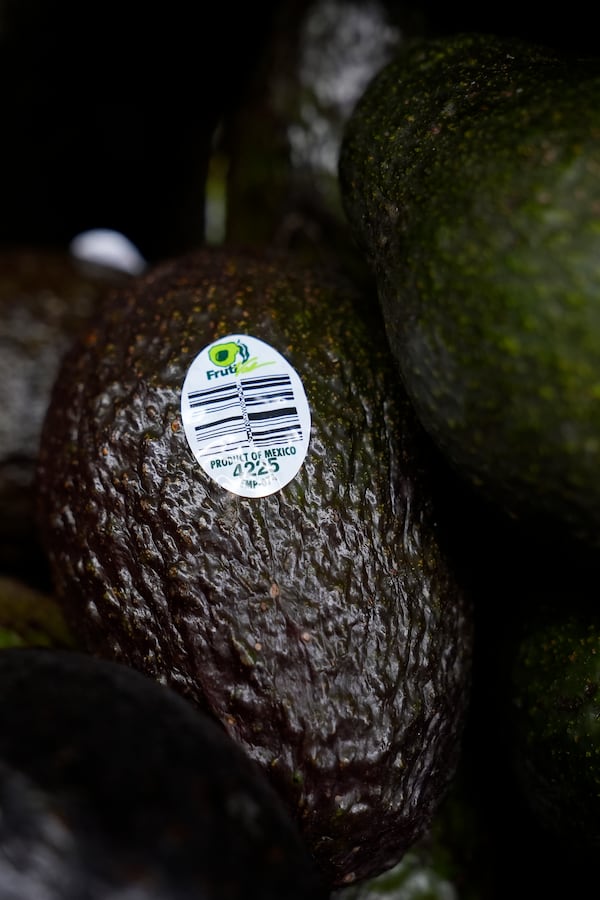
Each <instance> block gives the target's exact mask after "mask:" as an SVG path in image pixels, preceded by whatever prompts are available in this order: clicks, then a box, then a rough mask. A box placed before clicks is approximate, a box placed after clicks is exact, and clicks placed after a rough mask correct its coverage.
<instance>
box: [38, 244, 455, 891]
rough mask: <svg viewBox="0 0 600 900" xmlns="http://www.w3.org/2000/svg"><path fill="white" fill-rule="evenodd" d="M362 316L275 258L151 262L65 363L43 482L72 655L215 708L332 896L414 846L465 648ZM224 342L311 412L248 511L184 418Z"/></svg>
mask: <svg viewBox="0 0 600 900" xmlns="http://www.w3.org/2000/svg"><path fill="white" fill-rule="evenodd" d="M361 304H362V298H360V297H357V296H356V295H355V293H354V289H353V287H352V286H350V285H349V284H348V283H346V282H345V281H343V280H342V279H341V278H340V276H339V274H338V273H337V272H332V271H329V270H328V269H327V268H325V267H319V268H318V269H311V268H307V267H305V266H303V265H298V264H297V260H296V258H295V257H294V256H291V255H289V254H283V253H282V254H275V253H269V254H268V253H265V254H258V253H257V254H254V255H251V254H250V253H244V252H241V251H236V250H232V249H230V248H227V249H225V248H219V249H218V250H217V249H216V248H205V249H202V250H199V251H198V252H197V253H195V254H192V255H191V256H189V257H185V258H182V259H177V260H173V261H169V262H165V263H164V264H162V265H161V266H160V267H156V268H155V269H154V270H153V271H151V272H148V273H147V275H146V276H144V277H142V278H140V279H138V280H137V281H136V282H135V283H133V284H132V285H131V289H125V290H123V291H122V292H121V293H120V295H119V297H118V298H117V299H116V302H114V303H113V304H112V306H111V308H110V309H105V311H104V314H103V315H102V316H101V317H99V319H98V321H97V322H96V324H95V326H94V327H93V328H91V329H90V330H89V331H88V333H87V335H86V336H85V339H84V340H82V341H81V342H79V344H78V346H77V347H75V348H74V349H73V350H72V352H71V353H70V354H69V355H68V357H67V358H66V360H65V363H64V365H63V368H62V370H61V373H60V375H59V377H58V380H57V382H56V384H55V389H54V394H53V399H52V402H51V406H50V409H49V411H48V415H47V418H46V421H45V425H44V438H43V441H42V450H41V454H40V466H39V470H38V481H39V496H40V508H39V518H40V526H41V529H42V531H43V533H44V536H45V537H44V540H45V546H46V548H47V552H48V555H49V559H50V564H51V567H52V570H53V574H54V578H55V584H56V590H57V594H58V596H59V597H60V598H62V603H63V606H64V609H65V611H66V615H67V618H68V621H69V622H70V624H71V626H72V628H73V630H74V632H75V633H76V634H77V636H78V638H79V639H80V640H82V641H83V642H84V644H85V645H86V646H87V647H89V648H90V649H91V650H92V651H94V652H96V653H99V654H102V655H104V656H108V657H111V658H115V659H118V660H123V661H126V662H128V663H129V664H132V665H133V666H135V667H137V668H139V669H140V670H142V671H144V672H146V673H148V674H149V675H151V676H152V677H155V678H158V679H160V680H164V681H166V682H167V683H169V684H170V685H172V686H173V687H174V688H176V689H177V690H179V691H181V692H182V693H183V694H184V695H185V696H186V697H188V698H190V699H191V700H192V701H193V702H195V703H197V704H198V705H199V706H200V707H201V708H208V709H210V710H211V711H212V713H213V714H215V715H216V716H217V717H218V718H219V720H220V721H221V722H222V723H223V724H224V725H225V727H226V728H227V729H228V731H229V732H230V733H231V734H232V735H234V736H235V738H236V739H237V740H238V741H239V742H240V743H241V744H242V746H244V747H245V749H246V750H247V752H248V753H249V754H250V756H251V757H252V758H253V759H255V760H256V761H257V762H258V763H259V764H260V765H261V766H262V767H263V768H264V769H265V770H266V771H267V772H268V773H269V776H270V778H271V779H272V781H273V782H274V783H275V784H276V785H277V787H278V790H279V791H280V792H281V794H282V795H283V796H284V797H285V798H286V801H287V803H288V805H289V807H290V809H291V811H292V813H293V815H294V817H295V818H296V819H297V820H298V822H299V823H300V827H301V829H302V832H303V834H304V836H305V839H306V840H307V842H308V844H309V846H310V847H311V849H312V851H313V853H314V855H315V857H316V858H317V859H318V861H319V865H320V868H321V871H322V872H323V873H324V877H325V878H326V879H327V881H328V882H329V883H331V884H342V883H347V882H350V881H352V880H355V879H360V878H364V877H367V876H369V875H372V874H375V873H377V872H378V871H382V870H383V869H385V868H387V867H389V866H390V865H392V864H393V863H395V862H396V861H398V859H399V858H400V857H401V856H402V855H403V853H404V852H405V850H406V849H407V848H408V847H409V846H410V845H411V844H412V843H413V841H414V840H415V839H416V838H417V837H418V836H419V835H420V834H421V833H422V832H423V831H424V830H425V829H426V827H427V825H428V823H429V821H430V818H431V816H432V814H433V812H434V810H435V808H436V807H437V805H438V803H439V801H440V799H441V797H442V796H443V795H444V793H445V791H446V787H447V785H448V783H449V780H450V779H451V778H452V775H453V772H454V768H455V764H456V761H457V756H458V754H459V750H460V738H461V732H462V722H463V718H464V714H465V710H466V708H467V705H468V700H469V678H470V663H471V646H472V625H471V610H470V605H469V600H468V597H467V595H466V593H465V591H464V590H463V588H462V585H461V582H460V579H459V578H458V577H457V576H456V573H455V571H454V568H453V566H452V560H451V558H449V556H448V555H447V554H446V551H445V542H444V530H443V528H442V526H441V524H440V518H439V510H438V509H437V508H436V502H435V491H434V488H433V475H432V470H430V465H429V464H430V460H431V459H434V457H433V456H432V455H430V451H431V446H430V444H429V442H428V440H427V439H426V436H425V435H424V433H423V432H422V429H421V427H420V425H419V424H418V422H417V421H416V419H415V417H414V414H413V412H412V409H411V407H410V405H409V404H408V402H407V401H406V399H405V398H402V397H401V396H400V395H399V393H398V390H397V389H396V387H395V381H396V377H395V372H394V369H393V363H392V361H391V358H390V356H389V351H388V349H387V345H386V342H385V333H384V331H383V326H382V323H381V322H380V320H379V319H378V318H377V317H376V316H375V317H373V315H372V314H371V322H370V323H369V324H367V323H366V321H365V319H364V318H363V317H362V314H361V313H360V311H359V307H360V308H362V307H361ZM230 333H242V334H249V335H253V336H255V337H259V338H260V339H262V340H264V341H265V342H267V343H269V344H270V345H271V346H273V347H274V348H276V349H278V351H279V352H280V353H282V354H283V355H284V356H285V357H286V358H287V360H288V361H289V362H290V364H291V365H292V366H293V367H294V369H295V370H296V372H297V373H298V375H299V376H300V378H301V380H302V382H303V384H304V388H305V391H306V394H307V398H308V401H309V404H310V407H311V416H312V424H311V439H310V445H309V452H308V455H307V457H306V459H305V461H304V463H303V465H302V467H301V468H300V470H299V472H298V474H297V475H296V476H295V478H294V479H293V480H292V481H291V482H290V483H289V484H287V485H286V486H285V488H284V489H282V490H279V491H278V492H276V493H274V494H271V495H270V496H267V497H264V498H260V499H248V498H243V497H240V496H238V495H235V494H233V493H230V492H228V491H226V490H224V489H223V488H221V487H220V486H219V485H217V484H216V483H214V482H213V481H212V480H211V479H209V478H208V476H206V475H205V473H204V472H203V470H202V469H201V467H200V466H199V465H198V463H197V462H196V460H195V459H194V457H193V456H192V453H191V451H190V449H189V447H188V444H187V442H186V437H185V434H184V431H183V429H182V424H181V416H180V403H181V389H182V383H183V381H184V378H185V375H186V372H187V370H188V367H189V366H190V364H191V362H192V361H193V359H194V358H195V357H196V355H197V354H198V353H199V351H200V350H201V349H202V348H203V347H204V346H206V345H207V344H208V343H210V342H212V341H213V340H216V339H217V338H218V337H221V336H224V335H226V334H230Z"/></svg>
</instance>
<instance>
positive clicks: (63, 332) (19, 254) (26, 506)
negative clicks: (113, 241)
mask: <svg viewBox="0 0 600 900" xmlns="http://www.w3.org/2000/svg"><path fill="white" fill-rule="evenodd" d="M127 277H128V276H127V275H125V273H123V272H120V271H117V270H115V269H112V268H111V267H109V266H101V265H93V264H90V263H83V262H81V261H79V260H77V259H75V258H74V257H72V256H71V255H70V254H69V253H68V252H66V251H63V250H58V249H55V248H46V247H44V248H42V247H33V246H32V247H30V246H27V247H26V246H21V245H19V246H3V247H2V248H0V572H2V573H3V574H6V575H12V576H15V577H20V578H22V579H23V580H26V581H27V582H29V583H30V584H32V586H34V587H43V588H46V587H47V586H48V585H47V581H48V578H47V571H46V563H45V559H44V556H43V553H42V551H41V548H40V546H39V540H38V535H37V530H36V526H35V521H34V518H35V513H34V508H35V498H34V476H35V466H36V462H37V454H38V448H39V440H40V432H41V428H42V421H43V419H44V415H45V413H46V406H47V404H48V400H49V398H50V390H51V388H52V383H53V381H54V379H55V377H56V374H57V372H58V368H59V365H60V361H61V359H62V355H63V353H64V352H65V350H66V349H67V347H68V346H69V345H70V343H71V341H72V340H73V339H74V338H75V335H76V334H77V333H78V331H79V329H80V328H82V327H83V325H84V323H85V322H86V321H87V318H88V316H89V315H91V313H92V311H93V310H94V309H95V307H96V305H98V304H99V303H100V302H101V300H102V298H103V297H104V296H105V294H106V293H108V291H109V290H110V289H111V288H112V287H114V286H116V285H120V284H122V283H123V282H124V281H125V280H126V278H127Z"/></svg>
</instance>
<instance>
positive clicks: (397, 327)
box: [339, 34, 600, 549]
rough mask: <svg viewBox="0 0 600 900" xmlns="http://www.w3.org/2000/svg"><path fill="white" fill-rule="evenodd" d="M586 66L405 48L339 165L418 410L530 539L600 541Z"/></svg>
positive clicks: (599, 126) (598, 181)
mask: <svg viewBox="0 0 600 900" xmlns="http://www.w3.org/2000/svg"><path fill="white" fill-rule="evenodd" d="M599 100H600V66H599V65H598V61H597V60H578V59H575V58H573V57H567V56H566V55H565V56H564V57H561V56H559V55H558V54H557V53H555V52H554V51H550V50H545V49H544V48H541V47H538V46H535V45H531V44H529V43H527V42H524V41H519V40H511V39H510V38H500V37H495V36H493V35H484V34H458V35H452V36H448V37H438V38H436V39H433V38H431V39H429V40H425V39H424V40H420V41H414V42H411V43H409V44H407V45H405V46H404V48H402V49H401V50H400V51H399V53H398V54H397V55H396V57H395V59H394V60H393V61H392V62H390V63H389V64H387V65H386V66H384V67H383V68H382V69H381V70H380V71H379V73H378V74H377V75H376V76H375V77H374V78H373V79H372V81H371V82H370V84H369V86H368V87H367V89H366V90H365V92H364V93H363V95H362V97H361V99H360V100H359V101H358V103H357V105H356V107H355V109H354V111H353V114H352V116H351V117H350V119H349V121H348V123H347V126H346V130H345V134H344V138H343V141H342V147H341V151H340V159H339V177H340V183H341V190H342V196H343V202H344V208H345V210H346V214H347V216H348V218H349V221H350V223H351V225H352V228H353V231H354V235H355V238H356V241H357V243H358V245H359V246H360V248H361V251H362V252H363V253H364V254H365V255H366V257H367V258H368V260H369V263H370V265H371V267H372V270H373V272H374V273H375V277H376V281H377V286H378V293H379V298H380V303H381V306H382V310H383V313H384V318H385V321H386V328H387V332H388V336H389V342H390V347H391V350H392V352H393V354H394V357H395V359H396V362H397V364H398V368H399V372H400V375H401V378H402V380H403V382H404V385H405V388H406V390H407V391H408V393H409V395H410V397H411V399H412V401H413V403H414V405H415V408H416V410H417V413H418V415H419V417H420V419H421V421H422V423H423V425H424V426H425V428H426V429H427V431H428V432H429V434H430V435H431V436H432V437H433V439H434V440H435V442H436V443H437V445H438V446H439V448H441V450H442V452H443V453H444V454H445V456H446V457H447V458H448V459H449V460H450V461H451V463H452V464H453V466H455V468H456V470H457V471H459V472H460V473H461V475H463V476H464V477H465V478H466V479H468V481H469V482H470V483H471V484H472V485H473V486H474V488H475V489H476V490H477V491H479V492H481V494H482V495H484V496H485V497H486V498H487V499H489V500H490V501H491V502H492V503H494V504H497V505H498V506H499V507H500V508H502V509H503V510H505V511H506V512H507V513H508V514H509V515H510V516H511V517H513V518H515V519H517V520H518V521H519V522H520V523H522V525H523V527H524V530H525V531H526V532H527V533H530V534H533V533H545V534H547V535H548V536H559V538H560V540H563V539H567V540H569V541H570V542H571V541H572V542H573V548H574V549H575V548H578V549H579V548H582V547H583V546H584V545H585V546H588V545H590V544H591V545H592V546H593V547H594V548H597V547H598V546H599V545H600V527H599V526H600V477H599V476H600V402H599V398H600V305H599V304H598V296H599V293H600V229H599V228H598V210H599V208H600V178H599V177H598V173H599V171H600V113H599V110H600V103H599Z"/></svg>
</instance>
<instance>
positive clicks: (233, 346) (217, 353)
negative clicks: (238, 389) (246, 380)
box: [206, 341, 269, 381]
mask: <svg viewBox="0 0 600 900" xmlns="http://www.w3.org/2000/svg"><path fill="white" fill-rule="evenodd" d="M208 358H209V359H210V361H211V363H212V364H213V365H214V366H218V368H215V369H208V370H207V372H206V377H207V379H208V380H209V381H210V380H212V379H214V378H219V376H223V375H240V374H242V372H251V371H252V370H253V369H256V368H258V367H259V366H264V365H269V363H260V362H259V361H258V359H257V358H256V357H255V356H253V357H250V353H249V352H248V348H247V346H246V345H245V344H242V342H241V341H224V342H223V343H222V344H213V345H212V347H210V348H209V351H208Z"/></svg>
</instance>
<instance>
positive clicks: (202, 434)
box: [188, 374, 302, 456]
mask: <svg viewBox="0 0 600 900" xmlns="http://www.w3.org/2000/svg"><path fill="white" fill-rule="evenodd" d="M188 402H189V405H190V409H195V410H197V411H198V412H199V411H202V413H203V421H202V423H201V424H199V425H195V426H194V430H195V434H196V443H197V444H198V447H199V449H198V453H199V455H200V456H209V455H210V456H212V455H213V454H217V453H227V452H232V451H235V450H240V449H248V448H250V447H253V446H254V447H261V446H267V445H268V446H270V447H271V446H278V445H282V444H289V443H297V442H300V441H302V427H301V425H300V419H299V417H298V410H297V408H296V404H295V400H294V391H293V388H292V382H291V379H290V377H289V375H285V374H283V375H265V376H262V377H253V378H240V379H237V380H236V381H234V382H230V383H228V384H225V385H220V386H217V385H216V386H215V387H210V388H206V389H204V390H201V391H190V393H189V394H188ZM202 447H204V448H205V449H204V450H202V449H200V448H202Z"/></svg>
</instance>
